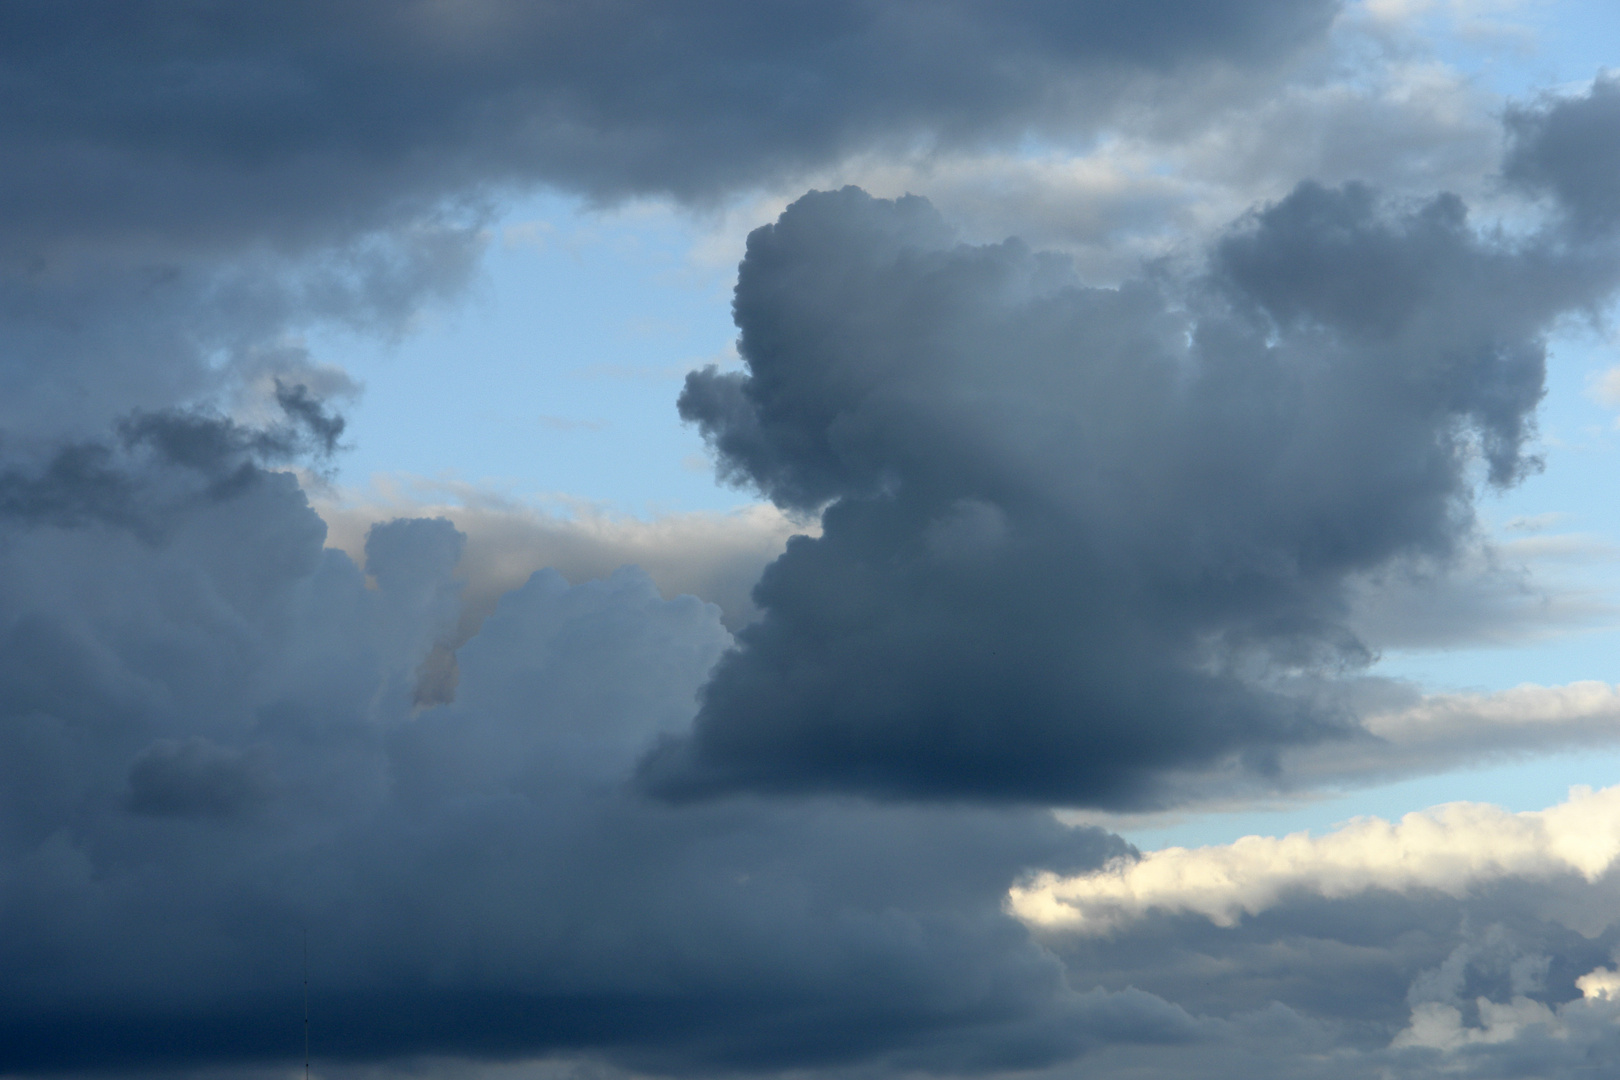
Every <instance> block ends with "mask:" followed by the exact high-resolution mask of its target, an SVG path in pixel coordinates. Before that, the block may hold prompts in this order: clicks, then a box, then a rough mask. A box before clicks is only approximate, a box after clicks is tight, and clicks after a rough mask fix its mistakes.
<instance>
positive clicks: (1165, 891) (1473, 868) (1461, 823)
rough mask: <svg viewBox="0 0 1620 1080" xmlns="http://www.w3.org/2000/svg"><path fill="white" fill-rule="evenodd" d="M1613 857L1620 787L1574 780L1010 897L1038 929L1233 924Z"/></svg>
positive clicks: (1124, 866) (1464, 887)
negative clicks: (1189, 919) (1317, 904)
mask: <svg viewBox="0 0 1620 1080" xmlns="http://www.w3.org/2000/svg"><path fill="white" fill-rule="evenodd" d="M1610 693H1611V694H1612V693H1613V690H1612V688H1610ZM1616 855H1620V787H1611V788H1605V789H1603V790H1602V791H1598V792H1593V791H1591V790H1589V789H1580V788H1577V789H1574V790H1573V791H1572V792H1571V793H1570V798H1569V801H1568V802H1565V803H1561V804H1559V805H1558V806H1555V807H1552V808H1551V809H1548V810H1539V811H1529V812H1525V813H1518V814H1515V813H1510V812H1508V811H1506V810H1503V809H1501V808H1500V807H1496V806H1491V805H1488V804H1484V803H1448V804H1446V805H1444V806H1437V807H1434V808H1432V809H1429V810H1424V811H1420V812H1417V813H1411V814H1407V815H1406V816H1405V817H1403V818H1402V819H1401V820H1400V821H1399V822H1389V821H1384V820H1382V819H1380V818H1360V819H1357V820H1355V821H1352V822H1350V823H1349V824H1347V825H1345V826H1343V827H1342V828H1340V829H1338V830H1336V831H1334V832H1332V833H1329V834H1327V835H1326V836H1321V837H1314V836H1311V835H1310V834H1309V833H1304V832H1301V833H1293V834H1291V835H1289V836H1284V837H1266V836H1246V837H1244V838H1242V839H1241V840H1237V841H1235V842H1233V843H1231V844H1226V845H1220V846H1213V847H1204V848H1196V849H1187V848H1180V847H1172V848H1165V849H1164V850H1161V851H1151V852H1148V853H1146V854H1144V855H1143V856H1142V857H1141V858H1139V859H1130V858H1121V859H1118V860H1115V861H1114V862H1113V863H1111V864H1110V865H1109V866H1108V867H1106V868H1104V869H1102V870H1099V871H1096V872H1093V873H1088V874H1082V875H1078V876H1074V877H1062V876H1059V875H1056V874H1052V873H1043V874H1040V875H1038V876H1036V877H1035V878H1033V879H1032V880H1031V881H1029V882H1027V883H1024V884H1021V885H1017V886H1015V887H1014V888H1013V889H1012V890H1011V891H1010V892H1009V893H1008V899H1007V903H1008V907H1009V909H1010V910H1011V911H1013V912H1014V913H1015V914H1017V915H1018V917H1019V918H1021V919H1023V920H1025V921H1026V922H1028V923H1030V924H1031V925H1033V926H1038V927H1041V928H1043V929H1053V930H1072V931H1076V932H1080V933H1106V932H1108V931H1110V930H1112V929H1114V928H1116V927H1118V926H1120V925H1121V924H1122V923H1125V922H1128V921H1130V920H1132V919H1136V918H1140V917H1141V916H1143V915H1144V914H1146V913H1147V912H1149V911H1152V910H1159V911H1167V912H1190V913H1195V914H1198V915H1203V916H1204V917H1206V918H1208V919H1209V920H1210V921H1211V922H1213V923H1215V924H1216V925H1218V926H1231V925H1233V924H1234V923H1236V922H1237V921H1238V920H1239V919H1240V918H1241V917H1243V916H1244V915H1255V914H1258V913H1259V912H1261V911H1264V910H1266V909H1268V908H1271V907H1273V906H1275V905H1276V904H1278V903H1279V902H1281V901H1282V900H1283V899H1284V898H1285V897H1287V896H1288V895H1290V894H1292V893H1315V894H1317V895H1319V896H1322V897H1327V898H1330V899H1337V898H1341V897H1346V896H1351V895H1353V894H1355V893H1359V892H1364V891H1367V890H1371V889H1386V890H1395V891H1402V892H1409V891H1413V890H1419V889H1434V890H1438V891H1440V892H1443V893H1445V894H1447V895H1449V896H1453V897H1461V896H1463V895H1465V894H1466V893H1467V892H1468V891H1469V890H1470V889H1472V888H1474V887H1475V886H1477V885H1479V884H1481V883H1484V882H1489V881H1493V880H1496V879H1499V878H1505V877H1519V878H1531V879H1546V878H1552V877H1556V876H1560V875H1568V874H1578V875H1580V876H1581V877H1583V878H1585V879H1586V880H1587V881H1589V882H1591V881H1596V880H1597V879H1598V878H1599V877H1601V876H1602V875H1603V874H1605V873H1606V872H1607V871H1608V869H1609V867H1610V866H1611V865H1612V864H1613V862H1614V860H1615V857H1616Z"/></svg>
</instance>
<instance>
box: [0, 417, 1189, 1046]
mask: <svg viewBox="0 0 1620 1080" xmlns="http://www.w3.org/2000/svg"><path fill="white" fill-rule="evenodd" d="M180 431H181V434H182V435H187V433H190V435H195V434H196V432H195V431H194V429H193V428H188V427H185V426H184V425H182V426H181V428H180ZM214 436H215V438H214V439H213V441H208V440H203V439H196V440H194V441H193V442H190V443H185V445H186V446H188V447H191V448H193V449H195V447H197V446H205V447H215V448H217V447H219V446H221V445H227V446H235V445H237V444H238V443H239V442H240V441H241V440H242V439H243V438H245V437H246V436H245V435H244V434H243V433H242V432H241V431H240V430H239V429H237V428H235V427H233V426H231V425H229V423H228V422H224V421H218V422H217V423H216V427H215V430H214ZM187 437H189V435H187ZM221 440H224V442H222V441H221ZM231 440H236V441H235V442H232V441H231ZM182 441H183V440H182ZM197 462H198V459H197V458H196V457H194V456H190V457H188V456H186V455H179V454H177V455H173V456H163V455H156V454H154V455H153V456H152V457H151V458H149V459H141V461H140V463H139V464H141V466H142V468H143V469H144V470H145V471H144V472H142V473H140V474H138V475H139V477H140V480H141V483H142V484H143V485H145V486H146V487H147V488H152V489H156V490H164V489H165V485H168V484H173V485H176V486H178V487H179V488H181V489H185V487H186V485H187V484H190V483H192V482H193V481H192V475H193V474H194V473H195V472H196V471H197ZM253 469H254V470H255V471H254V472H253V473H252V474H251V475H252V480H251V482H242V483H237V484H232V485H229V486H227V487H225V488H222V489H220V490H218V491H217V492H215V493H214V496H213V497H211V498H207V499H198V500H193V501H187V502H184V503H180V504H176V505H173V506H167V505H157V506H154V507H153V508H152V510H151V512H152V513H153V514H158V513H161V514H162V515H163V516H162V518H161V520H160V521H159V522H157V525H156V527H153V528H151V529H135V528H133V527H131V526H130V525H128V524H127V523H125V522H123V521H120V520H118V519H116V518H111V517H108V516H106V515H102V516H99V517H94V518H90V519H86V520H75V521H71V522H68V521H63V520H59V519H57V518H53V517H50V516H44V517H41V516H31V517H29V516H11V517H8V518H5V519H3V520H0V540H3V542H0V581H3V582H5V586H4V588H3V589H0V809H3V813H0V1003H3V1008H0V1016H3V1017H4V1019H3V1020H0V1048H3V1049H0V1070H3V1071H5V1072H7V1073H9V1074H31V1075H42V1074H58V1073H62V1072H73V1071H84V1070H90V1071H114V1072H130V1071H141V1070H149V1069H155V1068H181V1069H188V1070H190V1069H219V1070H226V1071H229V1070H233V1069H238V1068H240V1069H244V1070H249V1071H252V1070H255V1069H259V1068H266V1067H274V1066H275V1065H277V1064H278V1063H283V1064H284V1063H286V1062H287V1061H288V1060H290V1053H289V1052H290V1051H294V1050H295V1049H296V1045H297V1041H298V1040H297V1039H296V1038H294V1039H292V1040H291V1041H289V1040H288V1039H286V1038H284V1035H285V1033H286V1030H287V1028H286V1025H287V1023H289V1022H290V1023H293V1024H294V1027H296V1020H295V1019H290V1018H294V1017H295V1014H296V1012H297V1009H296V1008H295V1007H293V1006H290V1005H289V1002H295V1001H296V999H297V998H298V995H299V981H300V972H299V947H300V941H301V936H302V934H303V932H304V930H306V929H307V930H308V932H309V940H310V956H311V960H310V971H311V989H310V994H311V1002H312V1007H313V1009H314V1010H315V1015H316V1017H317V1021H316V1024H315V1026H314V1033H315V1045H316V1051H317V1054H318V1055H319V1056H320V1057H322V1058H324V1059H327V1060H330V1061H333V1062H335V1063H339V1064H341V1063H343V1062H348V1063H352V1064H353V1065H354V1067H359V1066H360V1065H362V1064H365V1063H372V1064H376V1065H378V1066H389V1067H393V1066H394V1065H401V1063H409V1062H410V1061H412V1060H416V1059H420V1058H438V1059H452V1060H455V1061H459V1062H462V1063H476V1062H480V1061H486V1060H509V1059H512V1058H517V1057H524V1056H529V1057H533V1056H543V1055H572V1056H576V1057H582V1058H584V1059H587V1060H592V1061H601V1062H606V1063H609V1064H616V1065H618V1066H620V1067H623V1068H628V1069H633V1070H640V1071H644V1072H653V1073H665V1074H667V1073H681V1072H691V1071H699V1070H701V1071H716V1070H722V1071H724V1070H742V1071H762V1070H774V1069H782V1068H803V1067H827V1068H830V1067H834V1066H843V1065H856V1064H864V1065H866V1066H870V1067H873V1068H882V1069H897V1070H925V1071H952V1072H985V1071H996V1070H998V1069H1005V1068H1034V1067H1040V1066H1044V1065H1047V1064H1051V1063H1054V1062H1059V1061H1064V1060H1070V1059H1072V1058H1074V1057H1075V1056H1077V1055H1080V1054H1083V1053H1086V1052H1089V1051H1092V1050H1094V1049H1096V1048H1099V1047H1101V1046H1104V1045H1111V1044H1113V1043H1115V1042H1120V1041H1123V1042H1126V1043H1133V1044H1135V1043H1143V1042H1168V1043H1185V1042H1187V1041H1189V1040H1194V1041H1196V1040H1198V1039H1201V1038H1204V1037H1205V1032H1204V1029H1203V1027H1202V1026H1201V1024H1200V1023H1199V1021H1197V1019H1196V1018H1194V1017H1191V1016H1189V1015H1188V1014H1187V1013H1186V1012H1185V1011H1184V1010H1181V1009H1179V1008H1177V1007H1176V1006H1174V1005H1171V1004H1168V1003H1166V1002H1164V1001H1162V1000H1160V999H1158V998H1156V997H1154V996H1152V995H1150V994H1146V993H1141V992H1137V991H1123V990H1113V989H1097V988H1094V987H1092V986H1090V985H1083V986H1079V987H1071V985H1070V984H1069V983H1068V982H1067V980H1066V979H1065V978H1064V975H1063V972H1062V969H1061V966H1060V965H1059V964H1058V963H1057V961H1056V960H1055V959H1054V958H1053V957H1052V956H1051V955H1050V954H1049V953H1048V952H1046V951H1045V950H1044V949H1042V948H1041V947H1040V946H1039V945H1037V944H1036V943H1034V942H1033V941H1032V940H1031V939H1030V937H1029V935H1028V933H1027V932H1026V931H1025V930H1024V929H1023V928H1022V926H1020V925H1019V924H1018V923H1017V922H1016V921H1014V920H1012V919H1011V918H1010V917H1009V916H1008V915H1007V914H1006V913H1005V912H1003V911H1002V910H1001V903H1002V897H1003V894H1004V893H1005V889H1006V886H1007V884H1008V882H1010V881H1012V880H1014V879H1015V878H1017V877H1018V876H1019V875H1020V874H1022V873H1025V872H1027V871H1028V870H1030V869H1032V868H1034V867H1039V866H1058V867H1063V868H1066V869H1068V870H1071V871H1074V870H1079V869H1082V868H1085V867H1089V866H1095V865H1100V864H1101V863H1102V862H1103V861H1104V860H1105V859H1106V858H1108V857H1109V856H1111V855H1114V854H1117V853H1119V852H1120V851H1122V850H1124V848H1123V845H1122V844H1121V842H1120V841H1118V840H1117V839H1116V838H1113V837H1109V836H1107V835H1106V834H1104V833H1101V832H1100V831H1097V830H1084V829H1081V830H1076V829H1070V828H1066V827H1064V826H1062V825H1060V824H1059V823H1058V822H1056V821H1055V820H1054V819H1053V818H1052V817H1051V816H1050V815H1049V814H1046V813H1044V812H1040V811H1034V810H981V809H974V808H969V807H958V808H930V807H898V806H891V807H874V806H871V805H867V804H864V803H860V802H854V801H839V800H834V801H827V802H818V803H809V804H795V803H783V804H773V803H746V804H744V803H736V804H730V805H724V806H719V805H717V806H710V807H694V808H690V809H686V810H672V809H671V808H669V807H667V806H664V805H661V804H659V803H655V802H650V801H648V800H645V799H644V798H642V797H641V796H640V795H639V794H638V793H637V792H636V790H635V789H634V787H633V785H632V784H631V783H630V782H629V781H630V778H631V776H632V773H633V770H634V767H635V763H636V762H637V761H638V760H639V759H640V757H641V756H642V755H643V754H644V753H645V752H646V750H647V748H648V747H649V746H650V745H651V744H652V740H654V739H655V738H656V737H658V736H659V735H661V734H671V733H675V732H679V731H683V730H685V729H686V728H687V726H688V725H689V723H690V720H691V716H692V713H693V711H694V709H695V707H696V692H697V689H698V687H699V686H700V685H701V684H702V682H703V680H704V679H705V678H706V676H707V674H708V672H709V670H710V668H711V667H712V665H713V663H714V661H715V659H716V658H717V657H718V656H719V655H720V654H721V653H722V652H723V651H724V650H725V649H726V648H727V647H728V646H729V644H730V642H731V637H730V635H729V634H728V633H727V631H726V630H725V628H724V627H723V626H722V625H721V623H720V620H719V612H718V610H717V609H716V608H715V607H714V606H712V605H710V604H706V603H704V602H702V601H700V600H697V599H695V598H693V597H691V596H677V597H674V598H670V599H665V598H664V597H663V596H661V595H660V594H659V591H658V589H657V588H656V586H655V585H654V583H653V582H652V580H650V579H649V578H648V577H647V576H646V575H645V574H643V573H641V572H640V571H637V570H634V569H628V568H627V569H622V570H619V571H617V572H615V573H612V574H610V575H608V576H607V577H605V578H599V579H593V580H588V581H584V582H582V583H581V584H578V585H570V584H568V583H567V582H566V581H565V580H564V579H563V578H562V576H561V575H559V574H557V573H556V572H554V571H541V572H538V573H535V574H532V575H531V576H529V578H528V579H527V580H526V582H524V583H522V584H521V585H520V586H519V587H517V588H515V589H514V590H513V591H511V592H509V593H507V594H506V595H505V596H503V597H502V598H501V600H500V602H499V604H498V605H497V606H496V607H495V609H494V611H493V612H492V613H490V614H489V615H488V617H487V618H485V619H484V620H483V622H482V624H481V626H479V627H478V629H477V632H476V633H475V634H473V635H472V636H471V637H470V638H469V639H468V640H466V641H465V643H463V644H462V645H461V646H460V648H459V649H458V650H457V660H458V662H459V682H458V684H457V686H456V688H455V694H454V700H453V702H450V703H442V704H441V703H435V701H433V700H424V697H423V695H422V693H421V692H420V689H421V686H420V684H421V677H422V675H421V665H422V663H423V661H424V659H425V658H427V657H428V656H429V655H430V654H431V652H432V650H433V649H434V647H435V645H436V644H438V643H442V642H444V641H446V640H450V639H452V636H453V635H454V634H455V632H456V627H457V625H458V622H459V620H460V618H461V615H462V596H463V586H462V584H461V583H460V582H458V580H457V578H456V566H457V563H458V561H459V560H460V559H461V558H462V557H463V556H464V553H465V550H466V549H465V548H464V544H466V543H470V541H468V540H466V539H465V538H464V537H463V536H462V535H461V534H460V533H458V532H457V531H456V530H455V529H454V528H453V526H452V525H451V524H450V523H449V522H447V521H443V520H431V519H421V518H417V519H409V518H404V519H397V520H388V521H382V522H378V523H375V524H373V525H371V526H370V528H369V529H368V530H367V533H366V539H365V542H364V565H363V566H362V565H359V564H357V563H356V562H355V561H353V560H351V559H350V558H349V557H348V556H347V555H346V554H344V553H342V552H340V551H337V550H333V549H323V538H324V536H325V528H324V526H323V524H322V522H321V521H320V519H319V518H318V517H317V516H316V515H315V514H314V512H313V511H312V510H311V509H310V508H309V506H308V504H307V501H306V499H305V496H304V494H303V493H302V491H301V490H300V489H299V487H298V485H297V483H296V482H295V478H294V477H293V476H292V475H291V474H290V473H285V472H275V471H270V470H269V469H266V468H264V467H262V466H257V465H255V466H253ZM606 527H607V526H604V528H606ZM675 528H676V529H677V531H678V530H679V528H680V525H679V523H677V525H676V526H675ZM630 532H631V533H633V530H630ZM631 539H632V540H633V539H634V536H633V535H632V536H631ZM289 995H292V996H290V997H289ZM289 1008H291V1009H292V1011H291V1012H289V1011H288V1010H289ZM401 1067H403V1066H401Z"/></svg>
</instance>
